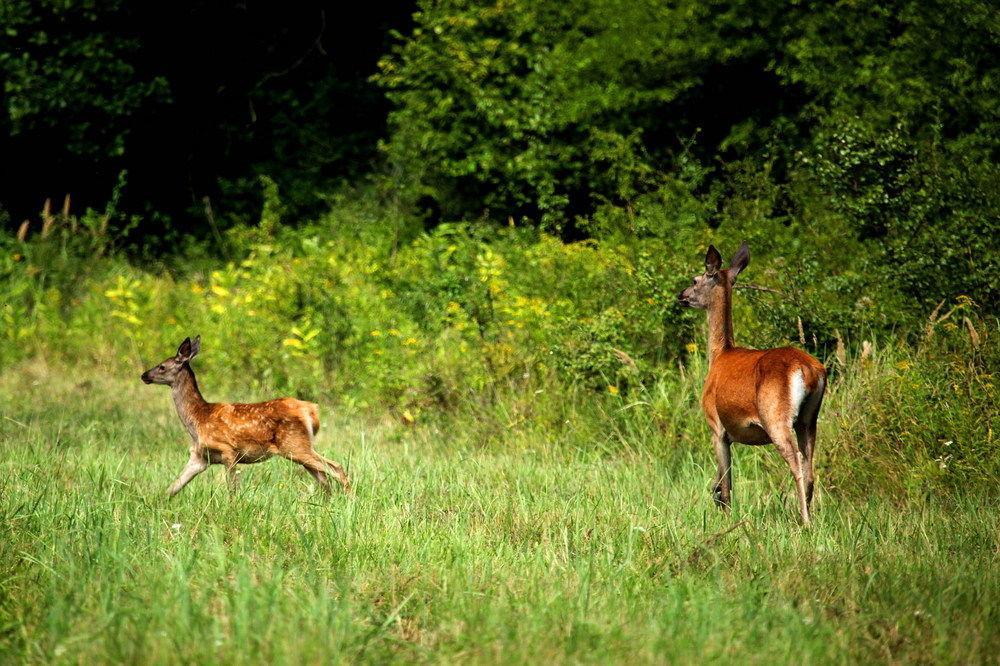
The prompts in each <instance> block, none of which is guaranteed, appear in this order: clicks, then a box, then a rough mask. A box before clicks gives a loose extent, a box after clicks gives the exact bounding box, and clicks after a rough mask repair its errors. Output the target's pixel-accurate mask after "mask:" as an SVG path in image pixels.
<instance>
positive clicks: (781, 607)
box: [0, 366, 1000, 663]
mask: <svg viewBox="0 0 1000 666" xmlns="http://www.w3.org/2000/svg"><path fill="white" fill-rule="evenodd" d="M136 374H137V373H136ZM98 376H99V375H98ZM133 380H134V381H133ZM203 383H204V384H205V385H206V390H207V393H208V395H209V397H217V394H216V393H215V392H214V391H213V390H212V388H211V381H210V380H208V379H206V380H205V381H204V382H203ZM160 388H161V387H146V386H142V385H140V384H139V383H138V381H137V378H135V377H128V378H122V379H121V380H108V381H104V380H101V379H94V378H92V377H91V376H90V373H89V372H88V373H81V372H80V371H79V370H73V371H58V370H53V369H49V368H46V367H44V366H37V367H27V366H21V367H20V368H16V369H14V370H12V371H8V372H7V373H5V374H4V375H2V376H0V410H2V411H0V661H3V662H24V661H26V662H46V663H48V662H57V663H65V662H71V663H93V662H95V661H101V662H107V661H113V662H141V663H146V662H153V663H178V662H185V663H188V662H198V663H214V662H219V661H221V662H226V663H244V662H247V663H261V662H275V661H276V662H303V661H304V662H311V663H316V662H328V661H330V662H350V663H355V662H378V663H382V662H385V661H421V662H424V661H426V662H455V661H460V662H544V661H555V662H599V663H603V662H609V661H613V662H624V663H634V662H703V661H706V660H708V661H723V660H725V661H729V660H736V659H739V660H743V661H746V660H749V661H751V662H759V663H772V662H775V661H778V662H807V661H808V662H818V663H841V662H848V663H850V662H857V661H866V662H867V661H916V662H951V663H969V662H991V661H992V662H995V660H996V659H997V657H996V655H997V654H1000V602H998V599H1000V594H998V589H1000V576H998V574H1000V564H998V562H1000V540H998V534H1000V529H998V528H1000V519H998V512H997V508H998V507H997V502H996V495H995V494H993V495H992V496H990V497H984V496H981V495H973V494H971V493H969V494H966V495H961V494H956V495H950V496H944V497H942V496H941V495H933V496H930V497H929V498H928V499H917V498H915V497H914V496H913V494H912V493H911V494H904V493H896V492H894V491H893V489H892V488H873V489H872V492H871V494H870V496H868V497H864V496H860V497H859V496H852V497H846V496H840V495H839V494H838V493H837V492H836V491H832V492H831V491H829V490H827V489H825V488H824V485H823V477H822V476H821V477H820V480H819V484H820V486H819V497H818V499H817V501H816V505H815V524H814V526H813V528H812V529H803V528H802V527H801V526H800V525H799V524H798V522H797V520H796V511H795V505H794V501H793V496H792V484H791V482H790V478H789V477H788V474H787V471H785V470H783V469H782V468H781V465H780V464H779V462H778V460H777V456H776V454H775V453H774V451H772V450H770V448H756V449H750V448H739V449H737V450H736V452H735V455H736V463H735V464H736V472H735V483H736V485H735V502H736V506H735V508H734V511H733V512H732V513H731V514H729V515H726V514H722V513H720V512H718V511H716V510H715V509H714V508H713V506H712V504H711V501H710V497H709V492H708V486H709V481H710V478H711V474H712V469H713V465H714V463H713V461H712V454H711V447H710V445H709V443H708V441H707V439H705V440H704V441H700V439H701V438H700V432H699V433H693V434H692V435H691V436H690V437H689V438H687V439H682V440H680V441H681V442H682V443H681V444H679V446H683V447H685V449H684V450H682V451H676V452H674V454H672V455H670V456H663V455H659V454H654V453H650V452H644V449H643V448H642V447H632V448H627V449H622V448H621V447H619V449H617V450H615V451H614V452H610V451H609V450H608V449H607V448H605V447H602V446H600V445H599V444H600V442H594V441H591V440H592V438H593V437H594V433H593V431H592V430H589V429H581V430H580V431H579V432H578V435H576V436H577V437H578V439H577V441H574V440H573V437H574V435H572V433H573V432H574V431H573V430H572V429H571V428H570V429H568V430H567V431H566V432H568V433H570V435H566V436H559V437H555V436H551V437H550V436H546V435H545V434H544V431H542V430H531V429H517V428H513V429H512V430H511V431H510V433H509V435H508V436H507V437H506V438H504V437H502V436H501V437H500V438H499V439H498V440H497V441H491V442H489V443H485V444H484V443H478V442H476V441H474V438H472V437H461V436H456V435H453V434H452V433H453V432H458V431H460V429H457V430H451V429H441V428H438V427H434V426H433V425H430V424H428V425H423V426H420V427H417V428H404V427H402V426H400V425H398V424H395V423H391V422H389V421H385V422H380V421H374V420H360V419H355V418H353V417H352V418H347V417H342V418H340V419H338V416H337V413H336V410H334V409H333V408H331V407H330V406H328V405H323V406H322V416H323V419H324V426H323V430H322V432H321V433H320V436H319V440H318V447H319V448H320V450H322V451H323V452H324V453H325V454H327V455H329V456H331V457H333V458H335V459H338V460H340V461H342V462H345V463H346V464H347V465H348V466H349V470H350V472H351V473H352V477H353V481H354V484H355V487H356V492H355V493H354V494H353V495H351V496H344V495H339V494H337V495H334V497H332V498H331V499H330V500H329V501H325V500H323V498H322V497H321V496H320V495H319V494H318V493H317V492H316V491H315V489H314V487H313V485H312V480H311V479H310V478H309V477H308V476H307V475H306V474H305V472H304V471H302V470H301V469H299V468H297V467H296V466H293V465H292V464H291V463H288V462H286V461H283V460H272V461H270V462H268V463H265V464H262V465H257V466H251V467H248V468H246V469H245V471H244V473H243V483H242V486H241V488H240V490H239V491H238V492H237V493H236V494H234V495H230V494H229V493H228V491H227V490H226V486H225V483H224V480H223V474H222V473H221V472H220V471H219V470H218V469H212V470H210V471H209V472H207V473H205V474H203V475H202V476H201V477H199V478H197V479H195V480H194V481H193V482H192V483H191V484H190V485H189V486H188V487H187V489H185V490H184V492H183V493H182V494H181V495H179V496H177V497H176V498H174V499H173V500H170V501H168V500H167V498H166V493H165V490H166V487H167V485H168V484H169V483H170V481H171V480H172V479H173V478H174V475H175V474H176V473H177V472H178V471H179V470H180V468H181V467H182V465H183V464H184V461H185V459H186V442H185V440H184V437H185V435H183V432H182V429H181V426H180V424H179V422H178V421H177V419H176V416H175V415H174V414H173V412H172V405H171V403H170V399H169V397H168V394H167V392H166V391H164V390H158V389H160ZM243 397H246V396H243ZM261 397H263V396H261ZM842 404H843V403H842V401H841V402H838V399H836V398H834V399H833V400H831V405H832V407H831V409H834V410H835V409H837V408H838V405H842ZM833 436H835V437H849V433H847V432H840V431H835V435H833ZM820 437H821V439H820V451H819V456H820V459H821V460H822V458H823V453H824V452H823V448H822V447H823V439H822V437H823V431H822V425H821V434H820ZM840 448H841V450H843V448H844V447H843V446H841V447H840ZM841 457H843V455H842V456H841ZM821 470H822V467H821Z"/></svg>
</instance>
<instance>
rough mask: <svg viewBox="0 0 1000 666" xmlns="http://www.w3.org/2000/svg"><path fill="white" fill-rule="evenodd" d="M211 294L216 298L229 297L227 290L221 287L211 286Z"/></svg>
mask: <svg viewBox="0 0 1000 666" xmlns="http://www.w3.org/2000/svg"><path fill="white" fill-rule="evenodd" d="M212 293H214V294H215V295H216V296H222V297H223V298H224V297H226V296H228V295H229V290H228V289H226V288H225V287H223V286H221V285H217V284H213V285H212Z"/></svg>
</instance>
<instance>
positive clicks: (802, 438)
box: [795, 420, 816, 506]
mask: <svg viewBox="0 0 1000 666" xmlns="http://www.w3.org/2000/svg"><path fill="white" fill-rule="evenodd" d="M795 439H796V440H797V441H798V445H799V452H800V453H801V454H802V464H803V472H804V475H805V482H806V506H809V505H810V504H811V503H812V497H813V487H814V486H815V482H816V466H815V464H814V462H813V453H814V452H815V448H816V422H815V420H814V421H813V422H812V423H796V424H795Z"/></svg>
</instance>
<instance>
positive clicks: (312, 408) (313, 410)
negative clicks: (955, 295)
mask: <svg viewBox="0 0 1000 666" xmlns="http://www.w3.org/2000/svg"><path fill="white" fill-rule="evenodd" d="M306 415H307V416H308V418H309V431H310V432H311V433H312V435H313V437H315V436H316V433H318V432H319V406H318V405H317V404H316V403H315V402H310V403H309V405H308V407H307V408H306Z"/></svg>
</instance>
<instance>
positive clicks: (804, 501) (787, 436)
mask: <svg viewBox="0 0 1000 666" xmlns="http://www.w3.org/2000/svg"><path fill="white" fill-rule="evenodd" d="M775 430H776V432H772V431H771V430H768V434H769V435H770V436H771V441H772V442H774V446H775V448H777V449H778V452H779V453H780V454H781V457H782V458H784V459H785V462H786V463H788V467H789V469H790V470H791V471H792V477H794V479H795V489H796V491H797V494H798V497H799V512H800V513H801V514H802V522H803V523H804V524H806V525H808V524H809V501H808V497H807V488H806V474H807V473H806V461H805V456H803V455H802V451H800V450H799V445H798V441H796V438H795V433H794V432H793V430H792V428H790V427H788V426H785V427H779V428H776V429H775Z"/></svg>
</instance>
